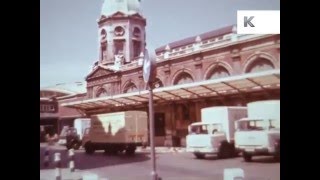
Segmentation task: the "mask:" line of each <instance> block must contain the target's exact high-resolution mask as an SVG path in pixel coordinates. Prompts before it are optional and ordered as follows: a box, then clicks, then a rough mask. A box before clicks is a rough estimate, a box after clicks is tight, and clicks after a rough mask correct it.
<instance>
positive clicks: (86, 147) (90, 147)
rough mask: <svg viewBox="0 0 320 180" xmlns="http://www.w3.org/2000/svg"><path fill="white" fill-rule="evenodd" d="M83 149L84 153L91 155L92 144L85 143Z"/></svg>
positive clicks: (92, 151) (92, 150)
mask: <svg viewBox="0 0 320 180" xmlns="http://www.w3.org/2000/svg"><path fill="white" fill-rule="evenodd" d="M84 149H85V151H86V153H87V154H93V153H94V151H95V149H94V147H93V146H92V144H91V143H90V142H87V143H86V144H85V145H84Z"/></svg>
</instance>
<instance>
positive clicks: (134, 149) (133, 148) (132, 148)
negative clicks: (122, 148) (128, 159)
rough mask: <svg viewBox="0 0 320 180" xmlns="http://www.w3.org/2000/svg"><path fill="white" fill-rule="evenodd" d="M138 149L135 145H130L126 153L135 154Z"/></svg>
mask: <svg viewBox="0 0 320 180" xmlns="http://www.w3.org/2000/svg"><path fill="white" fill-rule="evenodd" d="M135 151H136V147H135V146H129V147H128V148H127V149H126V155H129V156H131V155H134V153H135Z"/></svg>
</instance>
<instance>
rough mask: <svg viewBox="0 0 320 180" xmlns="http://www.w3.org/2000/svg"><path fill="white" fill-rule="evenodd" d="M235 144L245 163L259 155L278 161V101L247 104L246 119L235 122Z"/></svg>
mask: <svg viewBox="0 0 320 180" xmlns="http://www.w3.org/2000/svg"><path fill="white" fill-rule="evenodd" d="M235 143H236V149H238V150H239V151H241V152H242V155H243V158H244V160H245V161H247V162H248V161H251V160H252V156H259V155H271V156H274V157H275V158H276V159H277V160H279V158H280V101H279V100H270V101H258V102H252V103H249V104H248V118H243V119H241V120H239V121H237V122H236V132H235Z"/></svg>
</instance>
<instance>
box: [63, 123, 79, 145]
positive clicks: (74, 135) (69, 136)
mask: <svg viewBox="0 0 320 180" xmlns="http://www.w3.org/2000/svg"><path fill="white" fill-rule="evenodd" d="M66 147H67V149H76V150H77V149H79V148H80V147H81V139H80V136H79V134H78V132H77V129H76V128H73V127H71V128H69V129H68V130H67V133H66Z"/></svg>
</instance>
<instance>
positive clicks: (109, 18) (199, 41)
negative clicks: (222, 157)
mask: <svg viewBox="0 0 320 180" xmlns="http://www.w3.org/2000/svg"><path fill="white" fill-rule="evenodd" d="M124 7H126V8H127V9H126V10H123V9H121V10H119V11H112V12H109V11H107V12H102V16H101V18H100V21H99V22H98V25H99V32H100V33H99V34H100V35H99V39H100V44H101V48H100V53H101V54H102V55H101V56H100V59H99V60H98V61H97V62H96V63H95V66H94V68H93V70H92V72H91V73H90V74H89V75H88V76H87V78H86V81H87V100H83V101H77V102H72V103H65V104H64V106H67V107H72V108H76V109H79V110H81V111H82V112H84V113H85V114H86V115H88V116H90V115H93V114H99V113H106V112H116V111H124V110H144V111H148V104H147V102H148V98H147V97H148V96H147V93H146V92H145V87H146V84H145V83H144V81H143V77H142V59H143V54H142V53H137V52H134V51H136V49H138V50H140V51H141V52H143V51H142V50H143V49H144V48H145V38H140V39H139V37H146V36H145V29H144V28H145V25H146V23H145V22H146V20H145V19H144V18H143V17H142V15H141V14H140V13H139V11H138V10H137V7H136V6H135V7H134V8H133V9H132V7H130V6H129V5H128V6H126V5H125V4H124ZM130 8H131V9H130ZM124 9H125V8H124ZM129 12H130V13H129ZM106 22H113V24H108V23H106ZM123 23H125V24H123ZM119 26H120V28H119ZM137 27H138V28H139V30H136V28H137ZM105 29H106V30H105ZM118 31H119V33H118V34H115V32H118ZM137 31H138V32H139V33H138V34H139V35H137V34H136V33H137ZM106 37H107V39H106V40H105V38H106ZM137 38H138V39H137ZM119 40H121V41H122V43H123V44H122V45H121V46H122V48H120V49H121V50H122V51H118V50H117V49H118V48H119V47H118V46H119V43H117V41H119ZM137 40H138V41H139V43H136V41H137ZM142 45H143V46H142ZM136 46H139V47H138V48H137V47H136ZM104 47H108V48H107V49H108V50H106V48H104ZM105 50H106V53H104V51H105ZM104 54H106V55H104ZM138 54H139V56H138ZM155 54H156V62H157V70H156V71H157V80H156V82H155V83H154V88H155V91H156V92H157V93H155V126H156V131H155V135H156V144H157V145H164V144H165V143H167V142H168V141H169V143H170V141H171V143H172V139H173V138H172V137H176V138H175V139H179V142H180V143H182V144H183V143H184V139H185V136H186V135H187V126H188V125H189V124H191V123H192V122H195V121H200V120H201V116H200V110H201V108H204V107H208V106H222V105H225V106H245V105H246V104H247V103H248V102H252V101H257V100H266V99H279V98H280V35H238V34H236V29H235V26H234V25H230V26H227V27H223V28H219V29H217V30H213V31H210V32H207V33H203V34H200V35H196V36H193V37H189V38H186V39H182V40H178V41H175V42H172V43H169V44H167V45H164V46H162V47H159V48H157V49H156V50H155ZM264 72H265V73H267V74H268V72H270V75H269V76H268V77H269V79H263V80H261V82H255V81H254V80H253V79H254V78H248V77H243V82H242V83H244V81H246V82H245V83H246V86H249V85H248V84H249V83H250V87H251V86H252V87H251V88H252V90H246V88H243V89H241V88H242V87H241V84H240V83H241V82H240V80H241V78H242V76H244V75H252V76H253V77H254V75H259V73H264ZM274 72H275V74H274ZM230 77H231V78H232V77H235V78H237V77H239V78H238V81H239V82H234V84H235V86H237V87H235V86H232V85H230V84H228V83H226V81H229V80H230ZM239 79H240V80H239ZM220 80H221V82H220ZM206 82H210V83H211V82H212V85H214V84H216V85H217V86H216V88H209V87H208V86H205V85H203V84H201V83H206ZM199 83H200V84H199ZM221 84H222V85H224V86H226V87H228V88H229V89H228V90H219V88H220V87H218V85H219V86H221V87H222V85H221ZM184 85H186V87H188V88H186V87H184ZM242 86H245V85H242ZM226 87H224V88H226ZM238 87H239V88H238ZM196 88H198V89H199V88H201V89H202V90H201V91H203V92H204V90H205V89H207V90H210V93H208V92H206V93H200V90H199V92H195V91H192V89H196ZM247 89H248V88H247ZM225 91H226V92H225ZM176 92H179V93H180V92H186V93H189V95H188V97H187V98H185V97H182V96H183V95H180V94H179V93H176ZM229 92H230V93H229ZM169 96H170V98H168V97H169ZM168 137H169V139H170V140H168ZM170 137H171V138H170Z"/></svg>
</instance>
